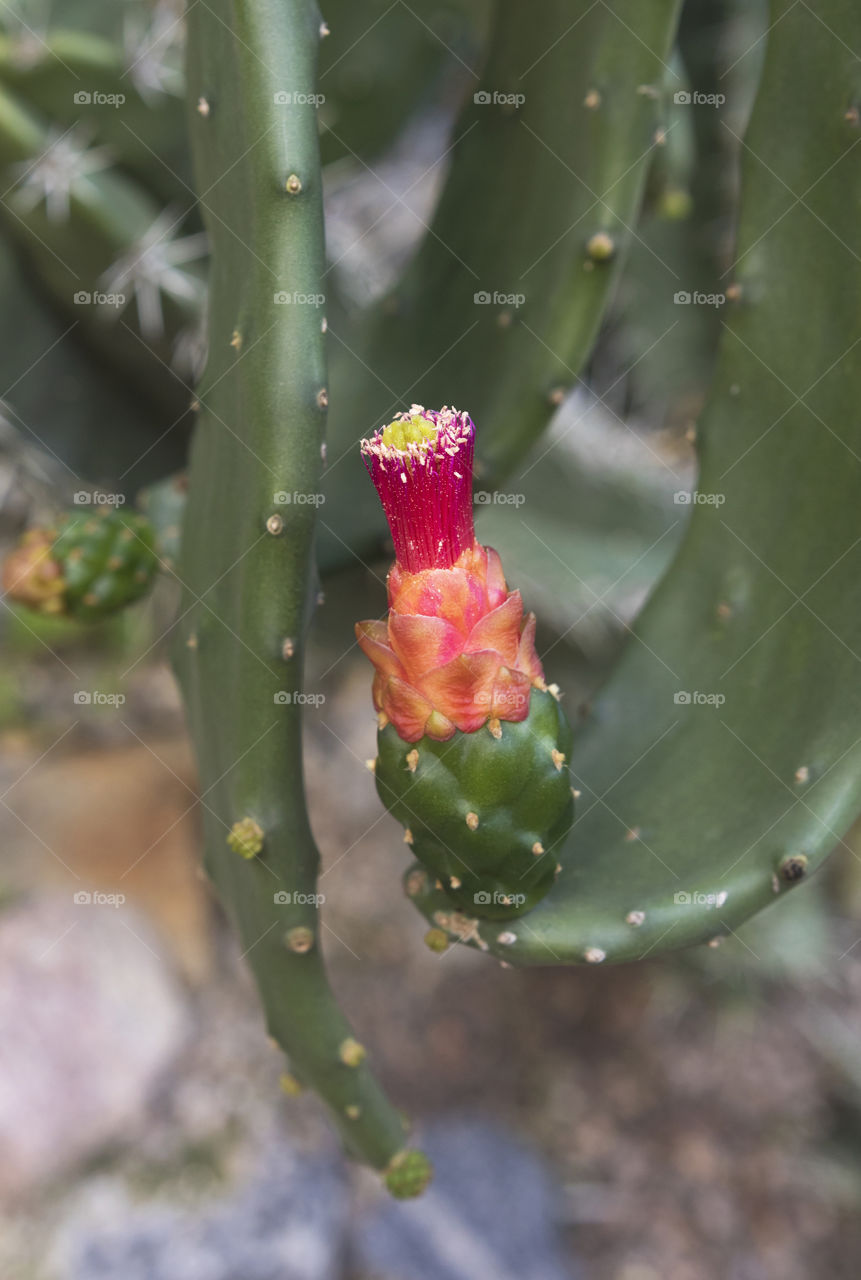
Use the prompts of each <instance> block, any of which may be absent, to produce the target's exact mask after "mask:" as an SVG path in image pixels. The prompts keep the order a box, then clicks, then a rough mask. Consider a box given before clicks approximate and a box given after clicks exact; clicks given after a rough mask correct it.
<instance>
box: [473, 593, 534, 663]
mask: <svg viewBox="0 0 861 1280" xmlns="http://www.w3.org/2000/svg"><path fill="white" fill-rule="evenodd" d="M522 618H523V601H522V600H521V598H520V592H519V591H512V592H511V595H510V596H509V597H508V599H507V600H505V601H503V603H502V604H500V605H497V607H496V608H495V609H492V610H491V611H490V613H486V614H485V615H484V617H483V618H481V619H480V620H479V621H478V622H477V623H476V624H475V626H474V627H473V628H472V631H471V632H470V633H469V639H468V640H467V642H466V644H465V645H464V651H465V652H466V653H477V652H478V651H479V650H480V649H494V650H496V652H497V653H498V654H499V655H500V656H501V658H502V660H503V662H506V663H509V664H512V665H513V664H515V663H516V661H517V651H518V649H519V647H520V623H521V620H522Z"/></svg>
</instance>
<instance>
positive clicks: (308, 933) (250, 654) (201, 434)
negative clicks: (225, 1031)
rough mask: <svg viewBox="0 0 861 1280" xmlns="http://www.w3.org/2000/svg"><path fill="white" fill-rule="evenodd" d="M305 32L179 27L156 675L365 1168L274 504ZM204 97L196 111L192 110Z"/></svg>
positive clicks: (379, 1164) (275, 1025)
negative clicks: (196, 289) (181, 427)
mask: <svg viewBox="0 0 861 1280" xmlns="http://www.w3.org/2000/svg"><path fill="white" fill-rule="evenodd" d="M320 24H321V18H320V14H319V12H318V11H317V8H316V6H315V5H313V4H309V3H307V0H266V2H264V3H260V0H254V2H252V0H232V2H230V0H213V3H208V4H205V5H195V6H192V8H191V10H190V13H189V32H188V81H189V96H190V101H191V104H192V106H191V110H190V127H191V137H192V151H193V155H194V161H195V168H196V183H197V187H198V190H200V191H208V192H209V195H208V197H207V206H208V208H209V209H210V210H211V211H212V212H211V214H209V215H208V219H209V230H210V233H211V237H212V245H213V280H212V294H211V299H210V307H209V352H210V355H209V360H208V363H207V368H206V371H205V373H204V376H203V379H202V383H201V386H200V389H199V399H200V419H199V425H198V428H197V432H196V436H195V439H194V444H193V449H192V458H191V467H190V472H189V490H188V503H187V507H186V512H185V519H184V524H183V535H182V560H181V564H180V570H179V576H180V578H181V579H182V581H183V583H184V584H185V591H186V594H185V599H184V602H183V606H182V610H181V620H180V622H179V624H178V628H177V647H176V654H175V661H176V666H177V671H178V675H179V679H180V682H181V685H182V689H183V694H184V698H185V701H186V705H187V708H188V715H189V721H190V728H191V732H192V736H193V739H194V743H195V747H196V751H197V757H198V762H199V768H200V780H201V788H202V790H203V791H204V792H205V793H206V796H207V803H206V806H205V809H206V813H205V819H204V820H205V830H204V836H205V858H206V866H207V870H208V871H209V873H210V875H211V877H212V879H213V881H214V883H215V885H216V887H217V889H218V891H219V893H220V896H221V898H222V900H223V901H224V903H225V905H226V907H227V908H228V909H229V911H230V913H231V915H232V918H233V920H234V922H235V925H236V928H237V931H238V933H239V936H240V940H241V948H242V951H243V953H244V955H245V956H246V957H247V959H248V962H249V964H250V965H251V967H252V968H253V971H254V974H255V977H256V980H257V983H258V986H259V989H260V995H261V1000H262V1004H263V1010H264V1014H265V1018H266V1022H267V1025H268V1029H269V1032H270V1033H271V1035H272V1036H273V1037H274V1039H275V1040H276V1041H277V1043H278V1044H279V1045H280V1046H281V1047H282V1049H283V1050H284V1051H285V1053H286V1055H287V1057H288V1059H289V1062H290V1070H291V1072H292V1073H293V1074H295V1076H296V1077H297V1078H298V1079H299V1080H301V1081H302V1083H303V1084H305V1085H307V1086H308V1087H309V1088H313V1089H315V1090H316V1091H317V1092H318V1093H319V1094H320V1096H321V1097H322V1098H323V1099H324V1100H325V1101H326V1102H327V1103H328V1105H329V1107H330V1108H331V1112H332V1117H333V1120H334V1122H335V1123H336V1124H337V1126H338V1128H339V1130H340V1133H341V1135H342V1137H343V1140H344V1142H345V1144H346V1146H347V1148H348V1149H349V1150H350V1151H351V1152H352V1153H353V1154H354V1155H355V1156H357V1157H358V1158H360V1159H362V1160H364V1161H365V1162H367V1163H369V1164H370V1165H372V1166H374V1167H376V1168H378V1169H380V1170H382V1169H385V1168H386V1167H387V1166H388V1164H389V1162H390V1161H391V1159H392V1157H393V1156H395V1155H396V1154H397V1153H398V1151H400V1150H401V1148H402V1146H403V1140H404V1129H403V1120H402V1117H401V1115H400V1113H399V1112H398V1111H397V1110H395V1108H394V1107H393V1106H391V1105H390V1104H389V1102H388V1101H387V1099H386V1098H385V1096H384V1094H383V1092H382V1090H381V1089H380V1086H379V1085H378V1083H377V1081H376V1079H375V1077H374V1075H373V1073H372V1071H371V1069H370V1066H369V1061H368V1059H367V1058H363V1059H362V1060H360V1061H357V1060H356V1059H357V1057H358V1055H357V1054H356V1051H355V1049H353V1050H350V1049H348V1051H347V1052H348V1056H349V1057H350V1059H351V1061H350V1063H347V1062H346V1061H345V1060H344V1058H343V1056H342V1051H343V1046H344V1045H345V1044H349V1043H350V1042H352V1043H356V1042H355V1041H354V1040H353V1036H352V1032H351V1029H350V1027H349V1025H348V1024H347V1021H346V1019H345V1018H344V1016H343V1014H342V1013H341V1011H340V1009H339V1008H338V1005H337V1003H336V1001H335V999H334V996H333V995H332V992H331V990H330V988H329V985H328V981H327V978H326V972H325V968H324V964H323V957H322V955H321V949H320V933H321V928H322V927H323V926H322V924H321V920H320V918H319V903H318V897H317V892H316V888H317V874H318V867H319V855H318V852H317V849H316V846H315V844H314V839H313V836H312V834H311V830H310V827H309V823H308V817H307V813H306V807H305V795H304V785H303V771H302V733H301V714H302V702H301V699H300V697H299V695H300V694H301V692H302V669H303V656H304V647H305V626H306V621H307V603H308V599H309V588H310V583H311V578H312V574H311V552H312V537H313V530H314V512H315V507H314V505H313V504H312V503H292V504H287V505H280V504H279V503H278V501H277V498H276V496H275V495H277V494H278V493H280V492H281V491H286V492H288V493H292V492H294V491H295V492H300V493H307V494H314V493H316V492H317V491H318V490H319V485H320V472H321V469H322V445H323V429H324V424H325V407H326V401H327V395H326V390H325V388H326V364H325V348H324V343H325V338H324V335H323V332H322V325H321V317H320V313H319V310H318V309H317V308H316V307H315V306H305V305H301V304H297V305H291V306H283V305H278V303H277V301H276V300H275V299H276V295H278V294H279V292H280V291H282V290H288V291H290V292H291V293H292V292H293V291H294V290H295V291H296V292H297V293H300V294H303V295H315V294H317V293H318V292H319V291H320V282H321V279H322V277H323V271H324V268H325V260H324V252H323V211H322V190H321V182H320V166H319V154H318V142H317V114H316V111H315V109H314V106H313V105H311V102H310V95H313V94H314V93H315V91H316V84H315V75H316V63H317V54H318V46H319V40H320ZM201 98H203V99H204V100H205V101H206V102H207V103H208V104H209V110H208V112H206V113H201V112H200V111H198V110H197V109H196V108H195V106H194V104H196V103H197V102H198V100H199V99H201ZM285 98H286V99H287V100H286V101H285ZM292 178H295V179H296V181H292V182H291V179H292ZM311 598H313V596H312V597H311ZM248 815H254V820H255V821H256V822H258V823H259V825H260V827H261V828H262V829H263V831H265V841H264V844H263V847H262V849H261V851H260V852H259V853H258V854H257V856H256V857H254V858H252V859H250V860H246V859H244V858H241V857H237V856H236V854H235V853H234V852H233V851H232V850H231V848H230V847H229V845H228V843H227V835H228V833H229V832H230V830H231V828H233V826H234V823H236V822H240V821H241V820H242V819H243V818H244V817H247V816H248ZM369 1056H370V1055H369Z"/></svg>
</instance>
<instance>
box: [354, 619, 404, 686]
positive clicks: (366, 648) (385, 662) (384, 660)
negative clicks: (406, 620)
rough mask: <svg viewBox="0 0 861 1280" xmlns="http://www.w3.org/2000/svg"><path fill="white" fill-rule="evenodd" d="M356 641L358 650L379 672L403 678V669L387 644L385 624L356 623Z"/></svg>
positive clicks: (387, 635) (387, 633) (387, 637)
mask: <svg viewBox="0 0 861 1280" xmlns="http://www.w3.org/2000/svg"><path fill="white" fill-rule="evenodd" d="M356 639H357V640H358V642H359V648H360V649H361V650H362V652H363V653H364V654H365V655H366V657H368V658H370V659H371V662H373V664H374V666H375V667H376V668H377V670H378V671H379V672H381V673H382V674H383V675H387V676H403V675H404V669H403V667H402V666H401V664H400V662H399V661H398V659H397V656H396V654H395V652H394V650H393V649H392V647H391V645H390V644H389V632H388V628H387V626H386V624H385V622H376V621H374V622H357V623H356Z"/></svg>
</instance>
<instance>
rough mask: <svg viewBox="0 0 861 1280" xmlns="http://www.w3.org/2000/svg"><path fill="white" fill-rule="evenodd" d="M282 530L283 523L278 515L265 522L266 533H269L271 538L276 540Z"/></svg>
mask: <svg viewBox="0 0 861 1280" xmlns="http://www.w3.org/2000/svg"><path fill="white" fill-rule="evenodd" d="M283 528H284V521H283V520H282V519H281V517H280V516H279V515H272V516H270V517H269V519H268V520H267V521H266V532H267V533H271V534H272V536H273V538H277V537H278V534H279V533H281V531H282V530H283Z"/></svg>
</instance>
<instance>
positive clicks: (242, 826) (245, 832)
mask: <svg viewBox="0 0 861 1280" xmlns="http://www.w3.org/2000/svg"><path fill="white" fill-rule="evenodd" d="M227 843H228V844H229V846H230V848H231V849H232V850H233V852H234V853H238V854H239V856H240V858H247V859H249V860H250V859H251V858H255V857H256V856H257V854H258V853H259V852H260V850H261V849H262V848H263V828H262V827H261V826H260V823H259V822H255V821H254V819H253V818H240V819H239V821H238V822H234V824H233V826H232V827H231V828H230V833H229V834H228V836H227Z"/></svg>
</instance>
